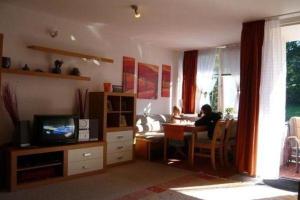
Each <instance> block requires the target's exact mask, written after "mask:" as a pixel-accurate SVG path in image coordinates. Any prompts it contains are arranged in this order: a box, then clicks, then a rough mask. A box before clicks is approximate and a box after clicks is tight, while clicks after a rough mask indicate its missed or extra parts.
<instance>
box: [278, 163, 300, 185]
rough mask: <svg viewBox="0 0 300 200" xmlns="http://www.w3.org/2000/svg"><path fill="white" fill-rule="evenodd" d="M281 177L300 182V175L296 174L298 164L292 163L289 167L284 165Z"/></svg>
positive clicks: (281, 169)
mask: <svg viewBox="0 0 300 200" xmlns="http://www.w3.org/2000/svg"><path fill="white" fill-rule="evenodd" d="M280 177H283V178H288V179H295V180H297V181H299V180H300V173H296V164H295V163H290V164H289V165H288V166H287V165H283V166H281V168H280Z"/></svg>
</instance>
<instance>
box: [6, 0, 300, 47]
mask: <svg viewBox="0 0 300 200" xmlns="http://www.w3.org/2000/svg"><path fill="white" fill-rule="evenodd" d="M0 1H4V2H7V3H10V4H14V5H16V6H21V7H25V8H29V9H32V10H38V11H42V12H46V13H49V14H51V15H56V16H60V17H63V18H68V19H73V20H78V21H81V22H84V23H98V24H104V25H105V29H106V31H111V32H114V33H119V34H122V35H124V36H126V37H129V38H132V39H136V40H141V41H143V42H146V43H150V44H153V45H157V46H162V47H166V48H172V49H181V50H182V49H185V50H186V49H199V48H207V47H215V46H220V45H224V44H231V43H236V42H239V39H240V32H241V28H242V23H243V22H246V21H252V20H258V19H263V18H265V17H268V16H274V15H280V14H285V13H290V12H295V11H300V0H85V1H84V0H48V1H47V0H0ZM131 4H137V5H138V6H139V9H140V12H141V14H142V17H141V18H140V19H134V18H133V15H132V14H133V13H132V10H131V9H130V5H131Z"/></svg>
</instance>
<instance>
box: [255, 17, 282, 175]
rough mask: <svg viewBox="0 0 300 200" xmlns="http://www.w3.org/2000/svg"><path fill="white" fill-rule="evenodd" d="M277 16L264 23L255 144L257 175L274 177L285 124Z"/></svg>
mask: <svg viewBox="0 0 300 200" xmlns="http://www.w3.org/2000/svg"><path fill="white" fill-rule="evenodd" d="M283 56H284V55H283V43H282V38H281V28H280V23H279V21H278V20H270V21H266V23H265V33H264V43H263V56H262V69H261V85H260V100H259V107H260V108H259V127H258V148H257V166H256V169H257V172H256V173H257V176H259V177H261V178H278V176H279V167H280V149H281V138H282V135H283V134H284V124H285V92H286V65H285V63H284V60H285V59H283Z"/></svg>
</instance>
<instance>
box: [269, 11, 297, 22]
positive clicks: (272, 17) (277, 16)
mask: <svg viewBox="0 0 300 200" xmlns="http://www.w3.org/2000/svg"><path fill="white" fill-rule="evenodd" d="M294 14H300V11H295V12H290V13H284V14H280V15H274V16H269V17H266V18H265V19H266V20H267V19H274V18H280V17H284V16H287V15H294Z"/></svg>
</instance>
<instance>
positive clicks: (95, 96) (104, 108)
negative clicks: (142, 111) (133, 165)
mask: <svg viewBox="0 0 300 200" xmlns="http://www.w3.org/2000/svg"><path fill="white" fill-rule="evenodd" d="M135 109H136V96H135V94H129V93H115V92H90V93H89V114H90V119H100V120H99V131H100V133H99V136H100V138H99V139H100V140H104V141H105V142H106V143H107V151H106V164H107V165H109V166H113V165H118V164H121V163H125V162H128V161H132V160H133V157H134V156H133V137H134V134H133V133H134V126H135V125H134V122H135V111H136V110H135Z"/></svg>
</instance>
